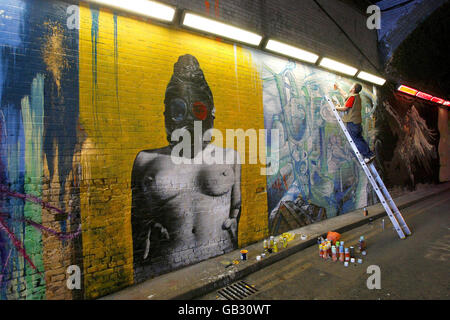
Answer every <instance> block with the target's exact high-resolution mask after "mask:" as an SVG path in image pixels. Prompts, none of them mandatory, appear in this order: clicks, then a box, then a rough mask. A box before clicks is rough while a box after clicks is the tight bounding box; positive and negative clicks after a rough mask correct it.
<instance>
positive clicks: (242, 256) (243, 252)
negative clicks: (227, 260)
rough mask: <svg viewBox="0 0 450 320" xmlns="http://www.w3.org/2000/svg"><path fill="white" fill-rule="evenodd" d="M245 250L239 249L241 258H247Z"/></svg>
mask: <svg viewBox="0 0 450 320" xmlns="http://www.w3.org/2000/svg"><path fill="white" fill-rule="evenodd" d="M247 253H248V251H247V250H241V260H247Z"/></svg>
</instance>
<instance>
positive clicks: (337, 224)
mask: <svg viewBox="0 0 450 320" xmlns="http://www.w3.org/2000/svg"><path fill="white" fill-rule="evenodd" d="M448 190H450V183H443V184H439V185H436V186H433V187H431V188H427V189H426V190H419V191H414V192H411V193H408V194H405V195H402V196H399V197H397V198H395V199H394V202H395V203H396V205H397V207H398V209H399V210H402V209H404V208H407V207H410V206H412V205H414V204H417V203H418V202H420V201H423V200H425V199H428V198H431V197H433V196H436V195H439V194H441V193H443V192H446V191H448ZM367 208H368V211H369V215H368V216H367V217H364V216H363V214H362V210H361V209H359V210H356V211H352V212H349V213H346V214H344V215H342V216H338V217H333V218H331V219H327V220H324V221H321V222H317V223H314V224H312V225H308V226H305V227H302V228H299V229H295V230H292V231H290V232H291V233H294V234H295V235H296V237H295V239H294V240H292V241H291V242H289V244H288V246H287V248H284V249H282V250H280V251H279V252H277V253H272V254H270V255H268V256H267V257H266V258H264V259H262V260H260V261H256V259H255V257H256V255H257V254H259V252H261V251H262V241H260V242H257V243H254V244H251V245H248V246H246V247H243V248H239V249H238V250H235V251H233V252H230V253H227V254H224V255H221V256H218V257H215V258H212V259H209V260H206V261H203V262H200V263H198V264H195V265H193V266H188V267H186V268H183V269H179V270H176V271H173V272H171V273H168V274H164V275H161V276H158V277H156V278H154V279H150V280H147V281H145V282H143V283H141V284H137V285H134V286H131V287H128V288H126V289H124V290H122V291H119V292H116V293H113V294H110V295H108V296H105V297H103V298H101V299H105V300H114V299H127V300H129V299H145V300H148V299H152V298H153V296H152V295H151V296H149V295H148V292H158V294H157V295H156V294H155V295H154V298H153V299H155V300H190V299H194V298H196V297H199V296H202V295H205V294H207V293H210V292H212V291H214V290H217V289H219V288H221V287H224V286H227V285H229V284H231V283H233V282H235V281H237V280H239V279H241V278H243V277H245V276H247V275H249V274H251V273H254V272H255V271H258V270H260V269H262V268H264V267H267V266H269V265H271V264H273V263H275V262H278V261H280V260H282V259H284V258H286V257H288V256H290V255H292V254H294V253H297V252H299V251H301V250H304V249H306V248H308V247H310V246H312V245H315V244H316V243H317V238H318V237H320V236H324V235H326V233H327V232H328V231H330V230H332V231H336V232H339V233H343V232H346V231H349V230H352V229H354V228H357V227H359V226H362V225H364V224H366V223H368V222H370V221H374V220H376V219H379V218H381V217H384V216H387V214H386V212H385V210H384V208H383V207H382V206H381V204H379V203H378V204H375V205H373V206H370V207H367ZM412 232H413V234H414V230H412ZM300 234H304V235H306V236H307V240H301V239H300V237H299V236H297V235H300ZM242 249H246V250H248V251H249V254H248V260H247V261H244V262H241V263H239V264H238V265H233V266H231V267H229V268H225V267H224V266H222V265H220V261H222V260H234V259H238V257H239V256H240V250H242ZM255 252H256V254H255ZM208 270H210V271H208ZM205 273H209V274H210V276H209V277H208V278H206V279H205V278H203V279H200V280H198V279H197V278H196V277H194V276H192V274H194V275H201V274H203V275H204V274H205ZM189 277H191V279H189ZM179 279H184V283H181V285H180V283H179ZM196 280H197V281H196ZM171 283H177V284H176V285H170V284H171Z"/></svg>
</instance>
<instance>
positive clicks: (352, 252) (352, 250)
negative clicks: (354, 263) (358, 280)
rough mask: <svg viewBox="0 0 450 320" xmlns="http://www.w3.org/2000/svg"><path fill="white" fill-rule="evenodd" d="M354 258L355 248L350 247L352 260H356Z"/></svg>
mask: <svg viewBox="0 0 450 320" xmlns="http://www.w3.org/2000/svg"><path fill="white" fill-rule="evenodd" d="M354 257H355V248H354V247H350V258H354Z"/></svg>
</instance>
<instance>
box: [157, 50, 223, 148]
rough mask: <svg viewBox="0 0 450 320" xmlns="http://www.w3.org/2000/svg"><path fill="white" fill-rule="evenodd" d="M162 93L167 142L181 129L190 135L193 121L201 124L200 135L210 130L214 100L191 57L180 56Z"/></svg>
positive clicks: (187, 55) (212, 120) (212, 122)
mask: <svg viewBox="0 0 450 320" xmlns="http://www.w3.org/2000/svg"><path fill="white" fill-rule="evenodd" d="M173 69H174V70H173V75H172V78H171V79H170V82H169V84H168V85H167V89H166V96H165V99H164V105H165V110H164V118H165V125H166V134H167V140H168V141H169V143H171V135H172V132H173V131H175V130H176V129H181V128H185V129H186V130H188V131H189V132H190V133H191V137H193V134H194V121H201V122H202V129H203V130H202V131H203V132H202V134H203V133H204V132H205V131H207V130H208V129H211V128H213V126H214V113H215V108H214V99H213V95H212V92H211V89H210V88H209V86H208V83H207V82H206V80H205V77H204V75H203V71H202V70H201V69H200V65H199V63H198V61H197V59H196V58H195V57H194V56H191V55H189V54H186V55H184V56H180V57H179V58H178V61H177V62H176V63H175V65H174V68H173Z"/></svg>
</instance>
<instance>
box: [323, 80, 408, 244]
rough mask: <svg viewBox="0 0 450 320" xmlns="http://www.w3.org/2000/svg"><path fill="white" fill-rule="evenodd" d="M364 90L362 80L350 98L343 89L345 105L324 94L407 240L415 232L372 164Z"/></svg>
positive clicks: (398, 228) (397, 229)
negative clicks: (341, 113)
mask: <svg viewBox="0 0 450 320" xmlns="http://www.w3.org/2000/svg"><path fill="white" fill-rule="evenodd" d="M334 88H335V90H338V89H339V87H338V86H337V84H335V85H334ZM361 89H362V86H361V85H360V84H358V83H355V84H354V85H353V86H352V88H351V89H350V94H351V96H350V97H349V98H347V94H346V93H345V92H344V91H342V90H341V89H339V91H340V92H341V94H342V95H343V96H344V97H346V98H347V100H346V102H345V106H344V107H341V106H340V105H338V106H336V105H334V104H333V102H332V101H331V99H330V98H328V97H327V96H324V98H325V100H326V101H327V102H328V104H329V105H330V108H331V111H332V112H333V114H334V116H335V117H336V120H337V121H338V124H339V126H340V127H341V129H342V131H343V132H344V135H345V137H346V138H347V141H348V142H349V143H350V146H351V147H352V150H353V152H354V153H355V157H356V159H358V162H359V164H360V165H361V167H362V169H363V171H364V173H365V174H366V176H367V179H368V180H369V182H370V184H371V185H372V187H373V189H374V191H375V193H376V194H377V196H378V199H380V202H381V204H382V205H383V207H384V209H385V210H386V213H387V215H388V216H389V218H390V219H391V222H392V225H393V226H394V229H395V230H396V231H397V233H398V235H399V237H400V239H405V237H406V236H407V235H410V234H411V230H409V228H408V225H407V224H406V222H405V219H404V218H403V216H402V214H401V213H400V211H399V210H398V208H397V206H396V205H395V202H394V200H393V199H392V197H391V195H390V194H389V191H388V190H387V188H386V186H385V185H384V183H383V180H381V177H380V175H379V174H378V172H377V169H375V166H374V164H373V163H371V162H372V161H373V159H374V158H375V157H374V155H373V153H372V152H371V151H370V149H369V146H368V145H367V143H366V141H364V139H363V137H362V135H361V131H362V127H361V122H362V117H361V98H360V97H359V92H360V91H361ZM338 111H349V112H348V113H347V114H346V115H345V116H344V118H343V119H341V117H340V116H339V114H338Z"/></svg>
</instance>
